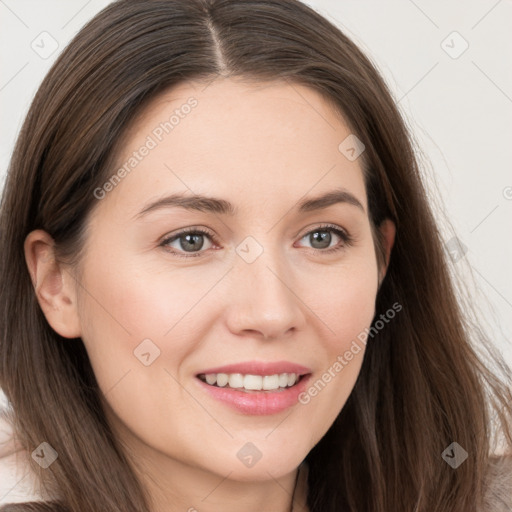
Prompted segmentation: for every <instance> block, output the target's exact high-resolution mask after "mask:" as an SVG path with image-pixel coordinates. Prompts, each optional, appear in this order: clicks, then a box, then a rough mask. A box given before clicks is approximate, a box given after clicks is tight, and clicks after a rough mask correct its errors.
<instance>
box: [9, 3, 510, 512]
mask: <svg viewBox="0 0 512 512" xmlns="http://www.w3.org/2000/svg"><path fill="white" fill-rule="evenodd" d="M219 75H222V76H230V77H233V78H236V77H240V78H244V79H245V78H248V79H255V80H260V81H263V80H287V81H288V82H289V83H290V84H294V83H296V84H302V85H306V86H308V87H310V88H312V89H314V90H315V91H317V92H319V93H320V94H322V96H323V97H325V99H326V100H327V101H329V102H330V104H331V105H332V107H333V108H334V109H335V110H336V111H337V112H338V113H339V114H341V115H343V116H344V119H345V120H346V121H347V122H348V124H349V126H350V127H351V129H352V131H353V133H355V134H357V137H358V138H359V139H360V140H362V141H363V143H364V144H365V152H364V153H363V155H362V159H361V161H362V165H363V168H364V175H365V183H366V191H367V196H368V204H369V209H370V217H371V218H370V221H371V224H372V227H373V230H374V235H375V245H376V250H377V254H378V257H379V259H382V257H383V253H382V241H381V240H380V239H379V236H378V231H377V230H376V227H377V226H379V225H380V223H381V222H382V220H383V219H385V218H390V219H392V220H393V221H394V222H395V224H396V226H397V234H396V241H395V245H394V248H393V251H392V255H391V260H390V263H389V267H388V272H387V275H386V277H385V279H384V281H383V282H382V284H381V287H380V289H379V292H378V295H377V300H376V314H375V318H374V323H376V322H377V321H378V319H379V318H380V317H381V315H382V314H384V313H385V312H386V311H387V310H389V308H390V307H391V306H392V304H394V303H396V302H398V303H399V304H401V305H402V306H403V309H402V311H401V312H400V314H398V315H396V317H395V318H394V319H393V321H392V322H389V323H388V324H387V326H386V328H385V329H375V331H376V333H375V335H373V336H370V337H369V338H368V342H367V349H366V353H365V356H364V361H363V365H362V368H361V371H360V374H359V376H358V379H357V382H356V384H355V387H354V389H353V392H352V393H351V395H350V397H349V399H348V401H347V402H346V404H345V406H344V407H343V409H342V411H341V413H340V414H339V416H338V417H337V419H336V420H335V422H334V423H333V425H332V426H331V428H330V429H329V431H328V432H327V433H326V435H325V436H324V437H323V438H322V439H321V440H320V441H319V442H318V443H317V445H316V446H314V448H313V449H312V450H311V451H310V453H309V454H308V455H307V457H306V461H307V462H308V466H309V478H308V485H309V492H308V506H309V508H310V511H311V512H339V511H341V510H353V511H356V510H357V511H363V510H364V511H372V512H389V511H390V510H393V511H404V512H405V511H407V512H409V511H416V512H431V511H433V510H436V511H451V512H457V511H461V512H462V511H464V512H471V511H476V510H478V507H479V506H480V504H481V503H482V496H483V493H484V490H485V475H486V472H487V468H488V464H489V460H490V459H489V457H490V454H491V452H492V451H493V449H494V448H495V443H494V442H493V439H494V433H493V431H492V425H491V418H492V417H493V416H495V417H496V418H497V419H498V420H499V425H500V431H501V432H502V433H503V434H504V438H505V443H506V448H507V450H508V451H510V449H511V447H512V432H511V431H512V429H511V423H512V408H511V405H510V404H511V403H512V393H511V386H510V381H508V380H507V372H510V370H509V368H508V367H507V366H506V364H505V362H504V361H503V360H502V359H501V357H500V356H499V354H498V352H497V350H495V349H493V347H492V344H491V343H490V342H489V341H488V339H487V338H486V337H485V335H484V334H483V333H482V331H481V330H480V329H479V328H478V326H477V325H476V324H475V322H474V321H473V320H472V318H471V317H469V316H468V315H467V314H466V311H465V310H464V311H462V307H461V303H460V302H458V300H457V295H456V285H455V284H454V282H453V277H452V276H451V275H450V261H449V259H448V258H447V255H446V252H445V250H444V246H443V240H442V236H441V234H440V231H439V228H438V224H437V222H436V219H435V218H434V215H433V213H432V209H431V205H430V203H429V201H428V199H427V195H426V190H425V188H424V185H423V183H422V178H421V175H420V169H419V164H418V161H417V157H416V155H415V152H414V149H413V143H412V139H411V136H410V134H409V133H408V130H407V129H406V126H405V123H404V121H403V119H402V118H401V115H400V113H399V111H398V109H397V107H396V105H395V102H394V101H393V98H392V97H391V94H390V92H389V90H388V89H387V86H386V85H385V83H384V82H383V80H382V78H381V76H380V75H379V73H378V72H377V71H376V69H375V67H374V66H373V65H372V63H371V61H370V60H369V58H367V57H366V56H365V55H364V54H363V53H362V52H361V51H360V50H359V49H358V48H357V47H356V46H355V45H354V43H352V42H351V41H350V40H349V39H348V38H347V37H346V36H345V35H344V34H343V33H342V32H341V31H340V30H339V29H338V28H337V27H335V26H334V25H333V24H331V23H330V22H329V21H327V20H326V19H325V18H323V17H322V16H320V15H319V14H318V13H316V12H315V11H314V10H313V9H311V8H309V7H307V6H306V5H304V4H302V3H300V2H298V1H296V0H149V1H139V0H120V1H117V2H114V3H112V4H110V5H109V6H108V7H107V8H105V9H104V10H103V11H102V12H100V13H99V14H98V15H97V16H96V17H95V18H94V19H92V20H91V21H90V22H89V23H88V24H87V25H86V26H85V27H84V28H83V29H82V30H81V31H80V32H79V33H78V35H77V36H76V37H75V38H74V39H73V40H72V42H71V43H70V44H69V46H68V47H67V48H66V49H65V50H64V51H63V52H62V54H61V55H60V57H59V58H58V59H57V61H56V62H55V64H54V65H53V67H52V69H51V70H50V72H49V73H48V75H47V76H46V78H45V79H44V81H43V83H42V84H41V86H40V88H39V90H38V92H37V94H36V96H35V98H34V101H33V103H32V105H31V108H30V110H29V112H28V115H27V117H26V120H25V123H24V125H23V127H22V130H21V133H20V135H19V138H18V140H17V143H16V147H15V150H14V153H13V156H12V159H11V162H10V168H9V172H8V175H7V180H6V184H5V188H4V192H3V198H2V205H1V216H0V235H1V247H2V250H1V251H0V261H1V263H0V307H1V310H0V365H1V366H0V385H1V387H2V388H3V390H4V392H5V394H6V396H7V398H8V399H9V401H10V402H11V404H12V410H11V413H12V418H11V420H12V422H13V424H14V426H15V430H16V433H17V435H18V437H19V439H20V441H21V443H22V445H23V447H24V448H25V449H26V450H28V451H29V452H31V451H33V450H34V449H35V448H36V447H37V446H38V445H39V444H40V443H41V442H42V441H46V442H47V443H49V444H50V445H51V446H52V447H53V448H54V449H55V450H56V451H57V452H58V458H57V460H56V461H55V462H54V463H53V464H51V465H50V466H49V467H48V468H47V469H45V470H41V468H39V467H38V466H37V464H36V463H35V462H33V461H32V459H30V462H31V464H33V469H34V470H35V471H36V472H37V473H38V474H39V476H40V479H41V481H42V482H43V483H44V485H45V486H46V488H47V489H48V490H49V491H50V492H55V493H56V494H57V495H58V496H60V501H59V505H58V506H59V507H62V509H64V510H68V511H72V512H88V511H89V512H96V511H98V510H102V511H104V512H114V511H116V512H117V511H123V512H129V511H138V512H141V511H143V512H144V511H146V512H149V511H150V510H151V509H150V503H151V500H150V497H149V496H148V495H147V493H146V491H145V490H144V489H143V488H142V486H141V484H140V483H139V481H138V479H137V478H136V476H135V474H134V472H133V470H132V469H131V468H130V465H129V464H128V461H127V459H126V457H125V454H124V453H123V451H122V450H121V449H120V448H119V445H118V444H117V442H116V439H115V437H114V435H113V432H112V431H111V429H110V427H109V425H108V423H107V422H106V420H105V416H104V414H103V411H102V406H101V399H100V397H101V391H100V390H99V387H98V384H97V382H96V380H95V377H94V373H93V371H92V368H91V365H90V363H89V360H88V357H87V353H86V351H85V348H84V346H83V343H82V341H81V340H80V339H74V340H66V339H64V338H62V337H60V336H59V335H58V334H57V333H56V332H55V331H53V329H51V327H50V326H49V324H48V322H47V321H46V318H45V317H44V315H43V313H42V311H41V309H40V307H39V305H38V302H37V299H36V295H35V293H34V289H33V285H32V282H31V279H30V275H29V272H28V270H27V267H26V263H25V259H24V252H23V243H24V240H25V237H26V236H27V234H28V233H29V232H30V231H32V230H34V229H38V228H40V229H44V230H45V231H47V232H48V233H49V234H50V235H51V236H52V237H53V239H54V241H55V247H56V250H57V251H58V256H59V258H61V259H62V260H66V261H72V262H77V261H79V257H80V253H81V250H82V249H83V247H84V240H85V236H86V233H87V232H86V229H85V228H86V226H87V220H88V216H89V214H90V213H91V211H92V209H93V208H94V206H95V204H97V203H96V202H97V199H96V198H95V195H94V190H95V189H96V188H97V187H100V186H101V185H102V184H103V183H105V181H106V180H108V179H109V177H110V176H111V175H112V174H113V163H114V161H115V157H116V154H117V152H118V150H119V148H120V147H121V144H122V141H123V135H124V134H125V133H126V129H127V128H128V127H129V126H130V123H133V121H134V119H135V118H136V116H137V115H138V114H139V113H140V112H141V111H142V110H143V109H144V107H145V106H146V105H147V104H148V102H149V101H150V100H151V99H152V98H154V97H155V95H157V94H159V93H160V92H162V91H164V90H167V89H169V88H170V87H172V86H174V85H176V84H178V83H180V82H183V81H186V80H204V81H205V82H207V81H209V80H213V79H215V77H217V76H219ZM340 142H341V141H340ZM477 344H478V346H481V347H487V351H486V352H485V353H484V352H483V351H481V353H479V351H478V350H477V348H476V346H477ZM485 354H487V356H485ZM491 363H493V364H494V367H493V369H492V371H491V369H490V368H491V367H490V365H491ZM495 367H497V369H496V368H495ZM498 371H499V372H500V373H501V374H502V375H499V374H498ZM508 375H510V373H509V374H508ZM452 442H457V443H458V444H459V445H460V446H461V447H463V448H464V449H465V450H466V451H467V452H468V459H467V460H466V461H465V462H464V463H463V464H461V465H460V466H459V467H458V468H457V469H453V468H452V467H450V465H448V464H447V463H446V462H445V461H444V460H443V458H442V456H441V455H442V452H443V450H445V448H446V447H447V446H449V445H450V444H451V443H452ZM28 507H29V505H18V506H16V505H8V506H6V507H4V508H3V509H2V510H5V511H8V510H13V511H14V510H40V511H42V510H57V508H56V507H57V505H55V506H54V507H53V508H52V506H51V505H42V504H39V505H36V504H32V505H30V507H31V508H28ZM58 510H60V508H59V509H58Z"/></svg>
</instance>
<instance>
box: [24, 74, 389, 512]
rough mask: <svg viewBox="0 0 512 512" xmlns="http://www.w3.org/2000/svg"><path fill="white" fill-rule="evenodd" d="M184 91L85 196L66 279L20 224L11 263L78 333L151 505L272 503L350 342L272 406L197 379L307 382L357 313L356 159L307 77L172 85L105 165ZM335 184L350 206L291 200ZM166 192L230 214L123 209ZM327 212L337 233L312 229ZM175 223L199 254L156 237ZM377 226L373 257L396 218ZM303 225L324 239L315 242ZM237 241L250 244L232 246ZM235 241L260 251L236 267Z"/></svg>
mask: <svg viewBox="0 0 512 512" xmlns="http://www.w3.org/2000/svg"><path fill="white" fill-rule="evenodd" d="M299 93H300V94H299ZM190 97H194V98H195V99H196V100H197V105H196V106H195V108H193V109H191V111H190V112H189V113H188V114H187V115H184V116H182V117H181V118H180V120H179V124H177V125H176V126H174V128H173V130H172V131H171V132H170V133H167V134H165V135H164V136H163V137H162V140H160V141H157V142H158V144H157V145H156V147H154V148H151V149H150V151H148V152H147V154H146V155H145V156H144V157H143V158H141V160H140V161H139V162H138V163H137V165H136V167H135V168H134V169H133V170H132V171H131V172H130V173H129V174H127V175H126V176H124V177H123V179H122V180H121V181H120V183H118V184H117V185H116V186H115V187H113V189H111V190H109V191H108V193H106V194H105V195H104V197H102V198H101V199H98V203H97V205H96V207H95V209H94V210H93V212H92V215H91V217H90V219H89V231H88V239H87V244H86V252H85V255H84V258H83V259H82V260H81V262H80V272H81V273H80V279H79V284H78V281H77V280H75V279H74V278H73V275H75V274H74V271H75V269H72V268H68V267H67V266H66V265H65V264H63V263H57V262H56V261H55V260H54V259H53V256H52V255H53V252H52V239H51V237H50V236H49V235H48V234H47V233H45V232H44V231H41V230H37V231H33V232H32V233H30V234H29V236H28V237H27V239H26V242H25V255H26V260H27V265H28V268H29V270H30V273H31V275H32V278H33V281H34V285H35V288H36V293H37V297H38V300H39V303H40V305H41V308H42V310H43V312H44V314H45V316H46V318H47V319H48V322H49V323H50V325H51V326H52V327H53V329H55V331H57V332H58V333H59V334H61V335H62V336H64V337H68V338H73V337H78V336H80V337H81V338H82V340H83V342H84V344H85V346H86V349H87V352H88V355H89V358H90V360H91V364H92V366H93V369H94V372H95V375H96V377H97V380H98V383H99V385H100V388H101V390H102V391H103V393H104V394H105V409H106V414H107V417H108V420H109V422H110V423H111V425H112V428H113V429H114V431H115V433H116V435H117V436H118V437H119V439H120V440H121V442H122V443H123V445H124V446H125V448H126V450H127V453H129V454H130V455H131V457H132V460H133V465H134V467H135V468H136V470H137V471H138V472H139V473H140V477H141V480H142V481H143V483H144V485H146V486H147V487H148V489H149V490H150V493H151V496H152V498H153V510H154V511H155V512H164V511H165V512H174V511H187V510H189V511H190V512H192V511H194V510H197V511H198V512H214V511H218V510H223V511H224V512H232V511H235V510H236V511H239V510H244V511H246V512H262V511H269V512H270V511H272V512H274V511H275V512H279V511H281V512H288V511H289V510H290V505H291V495H292V492H293V487H294V483H295V477H296V474H297V468H298V466H299V464H300V463H301V462H302V461H303V459H304V458H305V457H306V455H307V454H308V452H309V451H310V450H311V449H312V448H313V446H314V445H315V444H316V443H317V442H318V441H319V440H320V439H321V438H322V436H323V435H324V434H325V433H326V432H327V430H328V429H329V427H330V426H331V425H332V423H333V421H334V420H335V418H336V416H337V415H338V413H339V412H340V410H341V409H342V408H343V406H344V404H345V402H346V400H347V398H348V396H349V395H350V393H351V391H352V389H353V387H354V384H355V382H356V379H357V376H358V374H359V371H360V368H361V364H362V360H363V355H364V350H360V351H359V352H358V353H357V354H355V355H354V356H353V358H352V359H351V360H350V361H349V362H348V364H347V365H346V366H345V367H344V368H343V370H342V371H340V372H339V373H337V374H336V376H335V377H334V378H332V380H331V381H330V382H329V383H328V384H327V385H326V386H325V388H323V389H322V390H321V391H320V392H319V393H318V394H317V395H316V396H314V397H312V398H311V400H310V401H309V402H308V403H307V404H303V403H295V404H294V405H293V406H291V407H289V408H288V409H286V410H284V411H282V412H279V413H277V414H269V415H248V414H243V413H241V412H239V411H236V410H233V409H232V408H230V407H228V406H227V405H226V404H225V403H223V402H219V401H218V400H216V399H214V398H212V397H211V396H210V395H209V394H208V393H206V392H205V390H204V389H203V387H202V385H201V383H200V382H199V381H198V379H197V377H196V374H197V373H198V372H199V371H200V370H202V369H205V368H211V367H215V366H220V365H224V364H228V363H238V362H241V361H250V360H257V361H283V360H284V361H291V362H293V363H298V364H301V365H304V366H306V367H308V368H310V369H311V370H312V380H311V382H315V381H316V380H317V379H319V378H320V377H321V376H322V374H323V373H324V372H325V371H326V370H327V369H328V368H329V367H332V365H333V363H334V362H335V361H336V360H337V357H338V356H339V355H340V354H341V355H343V354H344V353H345V352H346V351H347V350H349V348H350V346H351V343H352V342H353V341H354V340H355V339H356V337H357V336H358V334H360V333H361V332H362V331H364V329H365V328H367V327H369V326H370V324H371V321H372V318H373V316H374V313H375V298H376V294H377V290H378V284H379V280H381V279H382V278H383V276H384V275H385V271H386V267H385V266H384V267H382V268H378V265H377V261H376V257H375V247H374V243H373V239H372V235H371V230H370V220H369V217H368V205H367V200H366V192H365V186H364V181H363V174H362V170H361V167H360V159H356V160H355V161H350V160H349V159H347V158H346V157H345V155H344V154H342V153H341V152H340V150H339V149H338V146H339V144H340V143H341V142H342V141H343V140H344V139H345V138H346V137H347V136H348V135H350V130H349V128H348V127H347V125H346V124H345V123H344V122H343V121H342V120H341V119H340V118H339V117H338V116H337V115H336V114H335V113H334V112H333V111H332V109H331V108H330V107H329V105H328V104H327V103H326V102H325V101H324V100H323V99H322V98H321V96H319V95H318V94H317V93H316V92H314V91H313V90H311V89H308V88H306V87H303V86H299V85H293V87H292V86H291V85H290V84H288V83H284V82H283V83H281V82H272V83H259V84H247V83H244V84H242V83H240V82H236V81H233V80H232V79H218V80H216V81H215V82H213V83H212V84H210V85H209V86H208V87H206V88H205V84H198V83H191V82H187V83H183V84H180V85H179V86H177V87H175V88H174V89H173V90H171V91H167V92H165V93H164V94H163V95H161V96H160V97H159V98H157V99H155V100H154V101H153V102H152V103H151V105H150V106H149V107H148V108H147V109H146V110H145V111H144V113H143V115H142V116H141V117H140V118H139V119H138V120H137V122H136V123H135V125H134V127H133V128H132V129H131V130H130V133H129V135H128V137H127V139H126V141H125V143H124V147H123V151H122V154H121V155H119V160H118V163H119V166H122V165H123V164H124V163H125V162H127V161H128V159H129V158H130V156H131V155H133V152H134V151H138V150H139V148H141V147H142V146H143V145H144V144H145V143H147V140H148V139H147V137H148V136H149V135H151V134H153V135H152V137H153V138H154V139H155V140H156V137H155V135H154V130H155V127H158V126H159V124H160V123H161V122H162V121H164V120H168V119H169V117H170V116H171V115H172V112H173V111H174V110H175V109H177V108H180V106H181V105H183V104H184V103H186V101H187V99H188V98H190ZM116 169H117V168H116ZM116 169H113V171H112V172H113V173H114V172H115V170H116ZM107 188H108V187H107ZM339 188H343V189H345V190H346V191H347V192H349V193H350V194H351V195H352V196H353V197H355V198H356V199H357V201H358V202H359V203H360V204H361V207H358V206H356V205H354V204H351V203H349V202H339V203H336V204H333V205H331V206H329V207H327V208H323V209H316V210H312V211H307V212H302V213H300V212H298V210H297V205H298V204H299V203H300V202H301V201H303V200H305V199H309V198H313V197H317V196H319V195H322V194H324V193H326V192H330V191H332V190H334V189H339ZM173 193H183V194H184V195H185V196H190V195H192V194H203V195H207V196H211V197H218V198H222V199H225V200H227V201H229V202H231V203H233V206H235V207H236V209H237V212H236V214H234V215H232V216H230V215H225V214H220V213H212V212H201V211H187V210H185V209H183V208H179V207H164V208H160V209H154V210H152V211H150V212H148V213H147V214H146V215H143V216H140V217H139V216H138V214H139V213H140V212H141V211H142V210H143V209H144V208H145V207H146V206H147V205H148V204H149V203H150V202H152V201H154V200H156V199H160V198H162V197H165V196H167V195H169V194H173ZM326 223H328V224H331V225H334V226H336V227H338V228H339V229H341V230H342V231H344V232H348V233H349V235H350V236H351V237H352V238H353V241H352V242H351V243H350V244H347V243H346V242H345V241H344V240H343V239H342V238H341V237H340V236H339V235H337V234H336V233H335V232H333V231H330V230H329V229H327V232H326V230H325V228H322V229H320V228H321V226H322V225H324V224H326ZM189 227H194V228H202V229H206V230H207V231H208V232H209V233H211V235H212V236H210V235H201V234H199V235H196V236H198V237H199V238H197V239H196V240H197V242H196V248H197V247H198V246H201V245H202V247H200V248H199V249H198V250H191V249H190V246H189V245H185V243H186V241H187V238H186V237H184V236H182V237H181V238H177V239H175V240H174V241H172V242H169V243H167V245H166V246H164V245H161V244H162V241H163V240H164V239H165V238H169V236H170V235H173V234H177V233H179V232H180V231H181V230H183V229H184V228H189ZM380 229H381V230H382V232H383V233H384V236H385V243H386V254H387V261H389V255H390V251H391V248H392V246H393V242H394V237H395V227H394V225H393V223H392V222H391V221H385V222H384V223H383V224H382V225H381V226H380ZM317 232H319V234H320V235H322V233H323V236H324V237H325V239H327V243H324V245H321V244H320V242H319V241H318V240H317V241H316V242H315V238H314V236H313V233H317ZM329 233H330V239H329V238H328V237H329ZM247 237H252V239H253V240H255V241H256V242H257V244H258V245H249V246H245V245H243V244H242V242H244V244H245V243H246V242H247V240H246V238H247ZM329 240H330V243H328V242H329ZM251 243H253V242H251ZM240 244H242V245H241V246H242V247H248V249H249V253H251V251H253V252H252V253H251V254H255V253H254V251H255V250H257V247H258V246H259V247H261V249H262V251H261V254H259V256H258V257H257V258H256V259H255V260H254V261H253V262H251V263H248V262H247V261H246V260H245V259H244V258H243V257H241V256H240V254H242V253H238V252H237V247H239V246H240ZM334 247H339V249H340V250H337V251H335V252H330V253H328V252H326V251H328V250H330V249H332V248H334ZM187 248H188V250H187ZM173 251H174V252H173ZM197 253H199V254H200V255H199V256H197V257H194V256H191V254H197ZM178 254H181V255H182V256H185V257H180V256H178ZM76 275H78V274H76ZM145 339H150V340H151V342H152V343H154V345H155V346H156V347H158V349H159V350H160V354H159V356H158V357H157V358H156V359H154V361H153V362H152V363H151V364H150V365H148V366H146V365H144V364H143V363H142V362H141V361H140V360H139V359H138V358H137V357H135V355H134V350H135V349H136V348H137V347H138V346H139V345H140V343H141V342H142V340H145ZM248 442H250V443H253V444H254V445H255V446H256V447H257V448H258V450H259V451H260V452H261V454H262V456H261V459H260V460H259V461H258V462H257V463H256V464H254V465H253V466H252V467H247V466H246V465H245V464H243V463H242V462H241V460H240V459H239V457H237V453H238V452H239V450H240V449H241V448H242V447H243V446H244V445H245V444H246V443H248ZM302 491H304V489H302ZM300 492H301V489H298V490H297V493H300ZM303 510H305V509H303Z"/></svg>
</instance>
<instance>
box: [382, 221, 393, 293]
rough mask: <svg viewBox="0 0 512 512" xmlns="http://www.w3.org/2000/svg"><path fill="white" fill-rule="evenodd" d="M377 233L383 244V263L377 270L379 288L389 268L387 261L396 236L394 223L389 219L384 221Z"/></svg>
mask: <svg viewBox="0 0 512 512" xmlns="http://www.w3.org/2000/svg"><path fill="white" fill-rule="evenodd" d="M378 229H379V231H380V232H381V237H382V242H383V244H384V255H385V262H384V264H383V265H382V267H381V268H380V269H379V288H380V285H381V283H382V281H383V280H384V277H385V276H386V272H387V270H388V266H389V259H390V256H391V249H392V248H393V244H394V243H395V234H396V226H395V223H394V222H393V221H392V220H391V219H384V220H383V221H382V222H381V223H380V226H379V228H378Z"/></svg>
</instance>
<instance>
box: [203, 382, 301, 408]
mask: <svg viewBox="0 0 512 512" xmlns="http://www.w3.org/2000/svg"><path fill="white" fill-rule="evenodd" d="M310 377H311V374H308V375H305V376H304V377H302V379H301V380H300V381H299V382H298V383H297V384H295V386H292V387H290V388H286V389H285V390H284V391H274V392H272V391H253V392H252V393H246V392H244V391H238V390H237V389H232V388H226V387H224V388H221V387H218V386H210V385H209V384H207V383H206V382H203V381H202V380H201V379H199V378H197V377H196V380H197V381H198V382H199V384H200V385H201V386H202V387H203V389H204V390H205V391H206V392H207V393H210V395H211V396H213V398H216V399H217V400H219V401H221V402H224V403H225V404H227V405H228V406H230V407H232V408H233V409H235V410H237V411H239V412H242V413H244V414H252V415H258V416H265V415H268V414H277V413H279V412H282V411H284V410H286V409H288V408H289V407H291V406H293V405H295V404H296V403H298V401H299V395H300V394H301V393H302V392H303V391H304V390H305V389H306V385H307V383H308V381H309V379H310Z"/></svg>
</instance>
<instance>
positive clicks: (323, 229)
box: [160, 225, 352, 258]
mask: <svg viewBox="0 0 512 512" xmlns="http://www.w3.org/2000/svg"><path fill="white" fill-rule="evenodd" d="M332 233H334V234H335V235H336V236H337V237H338V238H340V239H341V240H342V242H341V243H338V244H336V245H335V246H334V247H330V245H331V242H332ZM205 237H206V238H208V239H210V241H215V237H214V235H213V234H212V233H210V232H209V231H206V230H204V229H198V228H189V229H187V230H184V231H181V232H179V233H177V234H175V235H172V236H171V237H168V238H166V239H165V240H163V241H162V243H161V244H160V246H162V247H164V248H165V249H166V250H168V251H169V252H171V253H172V254H174V255H176V256H178V257H182V258H190V257H197V256H201V255H202V254H203V253H204V252H205V251H201V249H203V248H204V239H205ZM308 237H309V240H310V243H312V244H318V245H319V247H313V249H314V250H315V251H319V252H321V253H324V254H325V253H331V252H334V251H338V250H340V249H343V248H345V247H348V246H350V245H351V243H352V238H351V236H350V235H349V234H348V233H347V232H346V231H345V230H343V229H341V228H339V227H337V226H331V225H326V226H319V227H318V228H315V229H313V230H312V231H309V232H308V233H306V234H305V235H304V236H303V237H302V238H301V239H300V240H304V239H306V238H308ZM176 242H177V243H178V245H179V247H172V246H171V244H173V243H176ZM207 249H208V247H207ZM184 253H188V254H184Z"/></svg>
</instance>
